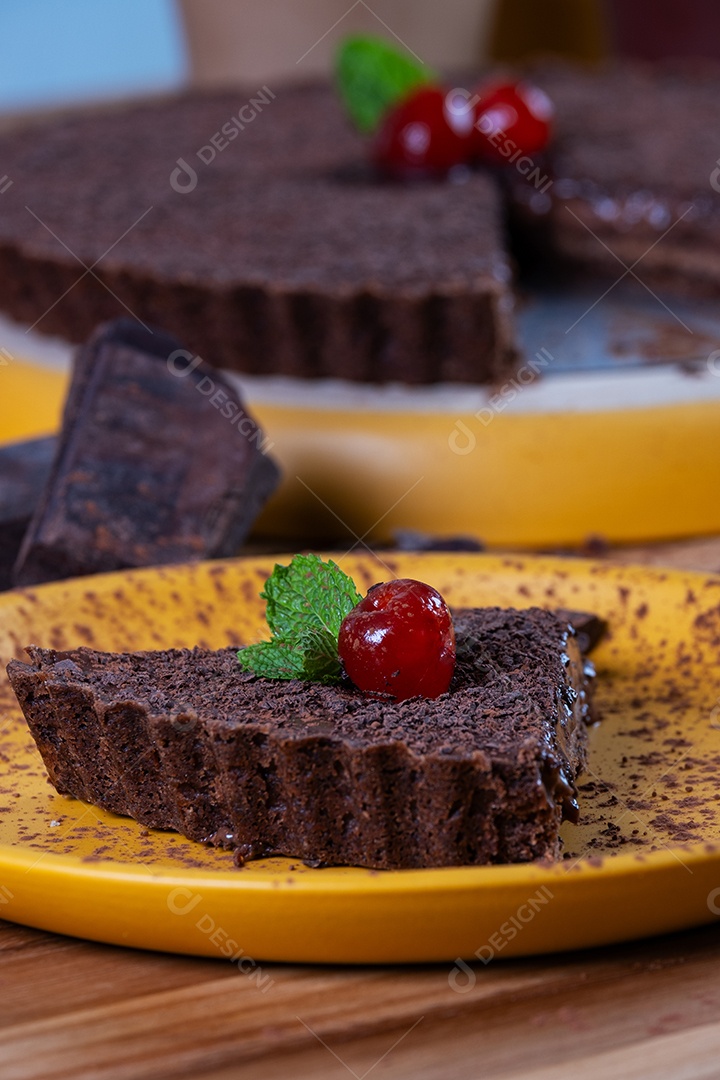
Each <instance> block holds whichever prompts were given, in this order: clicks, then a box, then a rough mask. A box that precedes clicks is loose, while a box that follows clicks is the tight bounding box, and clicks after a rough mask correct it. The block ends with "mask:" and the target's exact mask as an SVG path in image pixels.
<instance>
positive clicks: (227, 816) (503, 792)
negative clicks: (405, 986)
mask: <svg viewBox="0 0 720 1080" xmlns="http://www.w3.org/2000/svg"><path fill="white" fill-rule="evenodd" d="M454 621H455V630H456V636H457V647H458V662H457V668H456V671H455V675H454V678H453V682H452V685H451V687H450V691H449V692H448V693H447V694H443V695H442V696H441V697H440V698H437V699H436V700H434V701H428V700H426V699H424V698H414V699H410V700H408V701H402V702H386V701H381V700H376V699H374V698H372V697H369V696H367V695H365V694H361V693H360V692H359V691H357V690H354V689H353V688H351V687H349V686H345V685H340V686H322V685H320V684H316V683H306V682H300V681H297V680H290V681H286V682H284V681H279V680H272V679H264V678H258V677H257V676H255V675H252V674H251V673H248V672H244V671H242V670H241V669H240V666H239V664H238V661H237V656H236V650H235V649H230V648H229V649H222V650H219V651H217V652H212V651H208V650H205V649H193V650H189V649H173V650H167V651H163V652H138V653H129V654H128V653H126V654H111V653H100V652H96V651H94V650H91V649H86V648H80V649H76V650H73V651H71V652H57V651H54V650H51V649H40V648H37V647H30V648H28V650H27V651H28V654H29V656H30V663H28V664H26V663H22V662H19V661H12V662H11V663H10V665H9V666H8V676H9V678H10V682H11V683H12V686H13V689H14V691H15V693H16V695H17V697H18V700H19V702H20V705H21V707H22V709H23V712H24V714H25V717H26V719H27V722H28V725H29V727H30V730H31V731H32V734H33V736H34V738H35V740H36V742H37V744H38V748H39V750H40V752H41V754H42V756H43V760H44V762H45V765H46V768H47V770H48V773H49V775H50V779H51V780H52V782H53V784H54V785H55V786H56V788H57V790H58V791H60V792H61V793H65V794H71V795H74V796H76V797H78V798H81V799H85V800H86V801H88V802H91V803H94V804H96V805H99V806H102V807H104V808H105V809H107V810H111V811H114V812H115V813H118V814H127V815H129V816H131V817H133V818H135V819H136V820H137V821H140V822H142V823H143V824H145V825H148V826H152V827H156V828H170V829H177V830H178V831H180V832H182V833H184V834H185V835H186V836H188V837H190V838H191V839H193V840H201V841H207V842H209V843H212V844H215V845H218V846H222V847H227V848H231V849H233V850H234V851H236V852H237V853H238V855H239V861H240V860H245V859H249V858H257V857H258V856H260V855H265V854H267V853H276V854H277V853H282V854H284V855H288V856H292V857H294V858H298V859H302V860H303V861H305V862H306V863H309V864H312V865H338V864H349V865H359V866H369V867H374V868H377V869H400V868H405V867H429V866H459V865H465V864H475V865H482V864H486V863H503V862H524V861H528V860H532V859H537V858H548V857H556V856H558V854H559V852H560V846H561V845H560V838H559V828H560V824H561V821H562V819H563V818H571V819H572V818H574V817H575V815H576V812H577V804H576V802H575V797H576V787H575V782H576V779H577V776H578V774H579V773H580V772H581V771H582V769H583V768H584V766H585V762H586V752H587V724H586V722H587V720H588V719H590V701H589V685H590V684H589V682H588V676H587V673H586V670H585V665H584V663H583V660H582V657H581V654H580V651H579V649H578V647H577V642H576V640H575V638H574V635H573V634H572V632H571V631H570V629H569V627H568V625H567V622H566V621H563V620H561V619H559V618H558V617H557V616H556V615H554V614H553V613H552V612H549V611H543V610H540V609H539V608H531V609H528V610H525V611H515V610H501V609H499V608H484V609H466V610H458V611H456V612H455V613H454ZM129 746H131V747H132V748H133V753H129V752H128V747H129Z"/></svg>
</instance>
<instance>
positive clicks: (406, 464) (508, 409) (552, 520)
mask: <svg viewBox="0 0 720 1080" xmlns="http://www.w3.org/2000/svg"><path fill="white" fill-rule="evenodd" d="M0 344H1V342H0ZM1 360H2V356H1V355H0V361H1ZM719 376H720V367H717V366H716V367H714V368H713V370H712V371H710V370H709V369H703V370H702V371H700V372H698V373H696V374H695V375H693V376H692V377H690V376H689V375H687V374H685V375H684V374H682V373H680V372H678V371H676V370H671V369H668V368H658V369H648V370H640V371H625V372H621V373H614V372H612V371H605V372H599V373H597V372H592V371H584V372H580V373H577V374H575V375H558V376H553V377H552V378H550V377H548V378H547V379H543V380H540V382H538V384H537V385H536V386H532V387H528V388H524V389H522V393H520V391H519V390H518V389H517V387H515V388H514V389H513V387H509V389H508V392H507V394H506V395H505V396H502V395H498V394H497V393H495V394H494V393H493V391H492V389H491V390H488V389H486V388H485V389H483V388H474V389H473V388H467V387H465V388H453V387H449V386H445V387H430V388H427V387H426V388H415V389H414V390H412V389H408V388H399V387H387V388H384V389H379V388H369V389H368V388H367V387H365V388H363V387H358V386H348V385H343V384H341V383H334V384H333V383H325V384H319V385H316V384H314V383H308V382H299V381H296V382H292V381H290V380H281V379H275V380H272V379H254V378H252V377H248V378H244V379H242V380H241V382H242V385H243V390H244V393H245V397H246V400H247V401H248V402H249V404H250V406H251V408H252V411H253V413H254V414H255V415H256V416H257V419H258V420H259V422H260V423H261V425H262V426H263V428H264V430H265V431H266V432H267V434H268V437H269V439H270V440H271V442H272V444H273V449H272V453H273V455H274V456H275V457H276V458H277V460H278V461H279V463H280V465H281V466H282V470H283V481H282V484H281V487H280V489H279V490H278V492H277V494H276V495H275V496H274V497H273V498H272V499H271V500H270V502H269V503H268V505H267V507H266V509H265V511H264V513H263V514H262V516H261V518H260V520H259V521H258V524H257V532H258V533H260V534H263V535H265V536H270V537H273V538H277V539H279V540H280V541H281V542H282V545H283V546H284V545H285V544H288V545H291V544H296V543H298V541H305V542H312V543H318V542H321V541H322V540H323V539H324V542H325V543H335V542H337V541H338V539H339V538H342V537H347V538H348V541H350V540H351V539H353V538H355V537H360V536H361V537H363V539H365V540H367V541H368V542H369V543H374V544H377V543H386V542H387V541H389V540H390V539H391V538H392V537H393V535H394V534H395V532H396V531H397V530H399V529H415V530H419V531H422V532H428V533H437V532H439V531H442V532H443V533H445V534H453V533H469V534H470V535H473V536H477V537H480V538H481V539H482V540H484V542H485V543H486V544H487V545H489V546H490V547H501V548H502V547H515V548H517V547H522V548H550V547H562V546H565V545H580V544H582V543H583V542H584V541H585V540H587V538H588V537H589V536H592V535H595V536H598V535H599V536H602V537H604V538H605V539H607V540H608V541H611V542H617V543H623V542H626V543H630V542H633V541H642V540H651V539H662V538H673V537H677V536H680V535H682V536H700V535H702V534H703V533H705V534H710V533H717V532H720V499H717V498H716V497H715V496H716V492H717V491H718V490H720V455H719V454H718V453H717V432H718V427H719V426H720V377H719ZM64 392H65V378H64V377H63V376H62V375H61V374H60V373H59V372H58V371H49V370H47V369H44V368H42V367H40V366H35V365H28V364H24V363H21V362H20V361H19V360H15V359H13V361H12V362H11V363H8V364H6V365H5V366H3V367H0V440H5V441H9V440H10V439H20V438H29V437H31V436H35V435H46V434H48V433H52V432H53V431H54V430H55V429H56V426H57V425H58V423H59V417H60V412H61V408H62V401H63V397H64ZM558 477H562V481H561V482H558V479H557V478H558ZM348 478H352V482H349V479H348Z"/></svg>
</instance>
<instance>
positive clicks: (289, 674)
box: [237, 641, 305, 679]
mask: <svg viewBox="0 0 720 1080" xmlns="http://www.w3.org/2000/svg"><path fill="white" fill-rule="evenodd" d="M237 656H238V660H239V661H240V667H241V668H243V670H244V671H251V672H252V673H253V674H254V675H263V676H264V677H265V678H266V679H302V678H303V672H304V670H305V667H304V662H303V654H302V651H301V650H300V649H298V647H297V645H294V644H292V642H284V643H283V642H281V641H260V642H259V643H258V644H257V645H246V647H245V648H244V649H240V652H239V653H238V654H237Z"/></svg>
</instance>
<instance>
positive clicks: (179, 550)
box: [13, 320, 279, 585]
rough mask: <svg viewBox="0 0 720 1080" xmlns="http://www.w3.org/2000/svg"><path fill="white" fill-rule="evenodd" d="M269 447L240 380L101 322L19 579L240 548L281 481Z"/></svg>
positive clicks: (70, 402) (71, 401) (161, 341)
mask: <svg viewBox="0 0 720 1080" xmlns="http://www.w3.org/2000/svg"><path fill="white" fill-rule="evenodd" d="M196 361H197V363H196ZM265 444H266V440H265V437H264V435H263V432H262V431H261V430H260V428H259V427H258V425H257V424H256V423H255V421H254V420H253V418H252V416H250V414H249V413H248V412H247V411H246V410H245V408H244V406H243V404H242V402H241V400H240V398H239V396H238V393H237V391H236V390H235V388H234V387H233V386H232V385H231V384H230V383H229V382H228V381H227V379H226V378H225V377H224V376H223V375H221V374H220V373H219V372H217V371H216V370H215V369H214V368H212V367H210V366H209V365H207V364H205V363H204V362H201V361H199V360H198V358H194V357H193V355H192V353H188V352H187V351H186V350H183V348H182V346H181V345H180V343H179V342H177V341H175V340H174V339H173V338H171V337H170V336H168V335H166V334H163V333H162V332H161V331H154V330H153V331H150V330H145V329H144V328H143V327H141V326H139V325H137V324H135V323H133V322H131V321H130V320H119V321H118V322H115V323H111V324H108V325H106V326H103V327H101V328H100V329H99V330H98V331H97V332H96V333H95V334H94V335H93V337H92V338H91V340H90V342H89V343H88V344H87V345H86V346H85V347H84V348H83V349H81V350H80V351H79V353H78V356H77V358H76V363H75V368H74V372H73V378H72V382H71V386H70V390H69V394H68V399H67V402H66V406H65V415H64V421H63V429H62V432H61V435H60V437H59V442H58V448H57V454H56V457H55V460H54V464H53V467H52V471H51V475H50V478H49V480H48V482H47V484H46V487H45V490H44V493H43V496H42V499H41V501H40V504H39V505H38V507H37V509H36V511H35V514H34V516H33V519H32V522H31V524H30V527H29V529H28V531H27V533H26V536H25V539H24V542H23V545H22V548H21V550H20V554H19V556H18V560H17V563H16V566H15V571H14V575H13V577H14V582H15V584H17V585H31V584H37V583H39V582H43V581H51V580H54V579H57V578H64V577H71V576H76V575H82V574H90V573H97V572H102V571H108V570H117V569H121V568H124V567H133V566H149V565H157V564H162V563H173V562H182V561H185V560H189V559H201V558H214V557H222V556H230V555H233V554H235V553H236V552H237V549H238V548H239V546H240V544H241V543H242V541H243V539H244V538H245V536H246V535H247V533H248V531H249V529H250V527H251V526H252V524H253V522H254V520H255V518H256V517H257V514H258V513H259V511H260V509H261V507H262V505H263V503H264V502H265V501H266V499H267V498H268V496H269V495H270V494H271V493H272V491H273V490H274V488H275V486H276V484H277V481H278V476H279V473H278V469H277V466H276V465H275V463H274V462H273V460H272V458H270V457H269V456H268V455H267V454H266V453H264V452H263V448H264V447H265Z"/></svg>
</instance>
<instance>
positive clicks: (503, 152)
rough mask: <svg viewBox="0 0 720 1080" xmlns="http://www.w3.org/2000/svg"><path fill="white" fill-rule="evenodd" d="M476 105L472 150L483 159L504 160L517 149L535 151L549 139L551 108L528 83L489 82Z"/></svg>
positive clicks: (546, 98) (525, 151)
mask: <svg viewBox="0 0 720 1080" xmlns="http://www.w3.org/2000/svg"><path fill="white" fill-rule="evenodd" d="M477 95H478V97H479V99H480V100H479V101H478V103H477V104H476V106H475V129H474V133H473V150H474V152H475V155H476V156H477V157H479V158H481V159H482V160H484V161H490V162H494V163H496V164H497V163H500V164H502V163H504V162H506V161H508V159H512V157H513V155H515V154H516V152H517V151H519V152H520V153H521V154H534V153H537V152H538V151H539V150H544V149H545V147H546V146H547V144H548V142H549V140H550V133H551V126H552V119H553V115H554V111H555V110H554V108H553V104H552V102H551V100H550V98H549V97H548V96H547V94H546V93H545V92H544V90H540V88H539V87H537V86H532V85H531V84H530V83H524V82H519V83H497V82H495V83H488V84H486V85H485V86H481V87H480V88H479V89H478V91H477Z"/></svg>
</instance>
